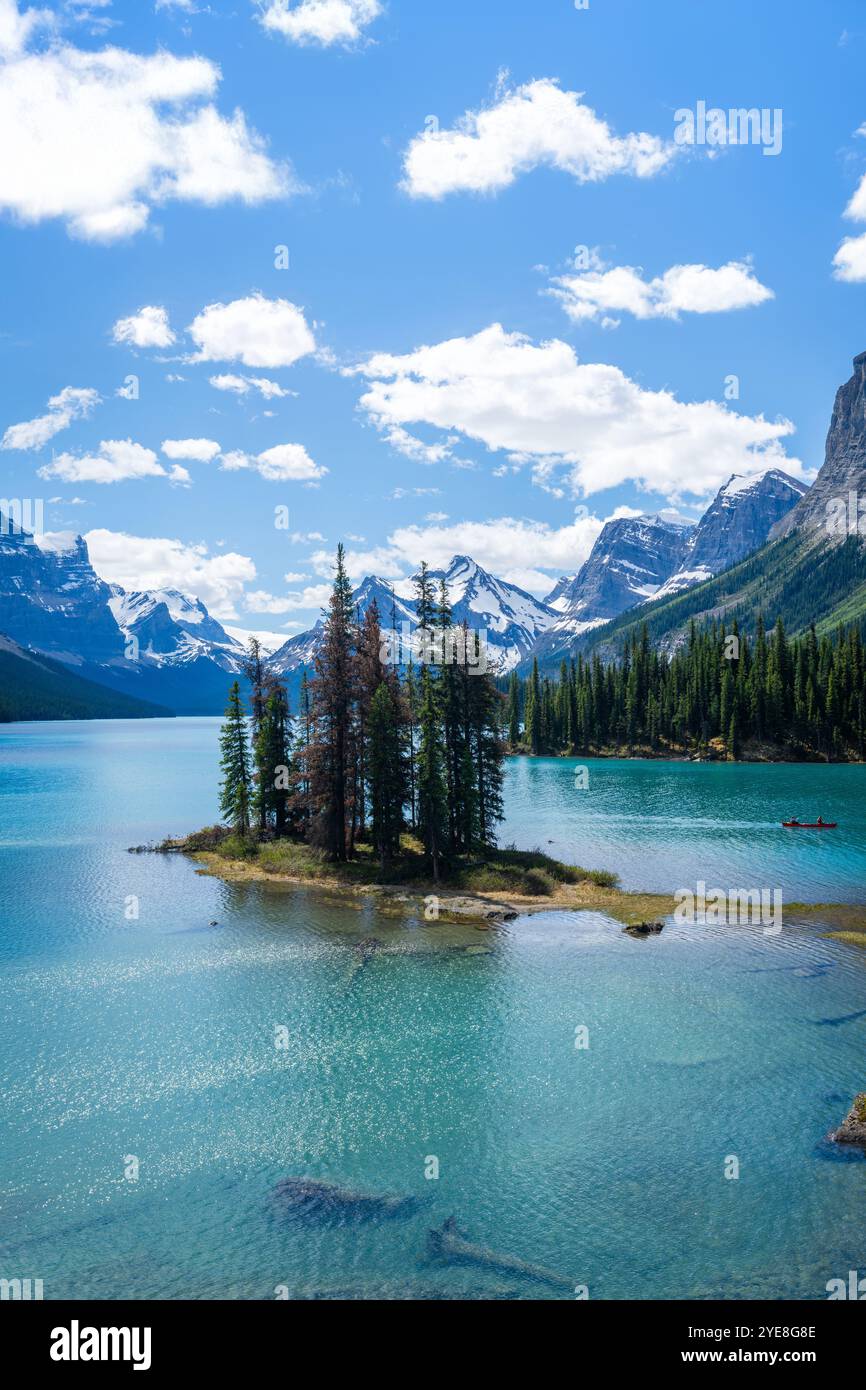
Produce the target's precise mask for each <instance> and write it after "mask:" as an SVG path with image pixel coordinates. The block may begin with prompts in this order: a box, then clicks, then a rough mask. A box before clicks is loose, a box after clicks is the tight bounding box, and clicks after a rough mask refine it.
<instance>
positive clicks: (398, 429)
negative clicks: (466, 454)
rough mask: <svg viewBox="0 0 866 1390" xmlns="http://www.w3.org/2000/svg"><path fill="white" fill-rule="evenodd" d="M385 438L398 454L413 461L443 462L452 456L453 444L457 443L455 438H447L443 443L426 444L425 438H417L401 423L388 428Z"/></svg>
mask: <svg viewBox="0 0 866 1390" xmlns="http://www.w3.org/2000/svg"><path fill="white" fill-rule="evenodd" d="M384 439H385V441H386V443H388V444H390V445H391V448H392V449H394V450H395V451H396V452H397V453H398V454H402V455H403V457H404V458H407V459H412V461H413V463H441V462H442V460H443V459H448V458H451V457H452V449H451V446H452V444H454V443H455V441H454V440H453V439H446V440H445V442H444V443H442V444H425V443H424V441H423V439H416V437H415V435H414V434H410V433H409V431H408V430H404V429H403V428H402V426H400V425H391V426H390V428H388V429H386V430H385V431H384Z"/></svg>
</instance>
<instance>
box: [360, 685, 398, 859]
mask: <svg viewBox="0 0 866 1390" xmlns="http://www.w3.org/2000/svg"><path fill="white" fill-rule="evenodd" d="M400 724H401V720H400V713H399V710H398V706H397V704H396V702H395V700H394V697H393V695H392V693H391V691H390V689H389V688H388V686H387V685H386V684H385V682H384V681H383V682H382V683H381V684H380V685H379V687H378V688H377V690H376V692H375V694H374V695H373V698H372V700H371V702H370V710H369V715H368V720H367V769H368V778H369V789H370V811H371V817H372V835H373V844H374V846H375V849H376V853H377V854H378V856H379V861H380V863H381V865H382V868H383V869H384V868H385V866H386V864H387V863H388V861H389V860H390V859H392V858H393V857H394V855H395V854H396V853H397V851H398V849H399V847H400V832H401V830H402V828H403V806H404V804H405V801H406V792H407V789H406V763H405V755H404V752H403V738H402V731H401V727H400Z"/></svg>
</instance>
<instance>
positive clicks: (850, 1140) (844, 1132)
mask: <svg viewBox="0 0 866 1390" xmlns="http://www.w3.org/2000/svg"><path fill="white" fill-rule="evenodd" d="M829 1138H830V1139H831V1141H832V1142H833V1143H834V1144H857V1145H858V1146H859V1147H860V1148H861V1149H864V1150H866V1091H861V1092H860V1094H859V1095H858V1096H855V1097H854V1104H853V1105H852V1106H851V1109H850V1110H849V1111H848V1114H847V1115H846V1116H845V1119H844V1120H843V1121H842V1124H841V1125H840V1126H839V1128H838V1129H834V1130H833V1132H832V1133H831V1134H830V1135H829Z"/></svg>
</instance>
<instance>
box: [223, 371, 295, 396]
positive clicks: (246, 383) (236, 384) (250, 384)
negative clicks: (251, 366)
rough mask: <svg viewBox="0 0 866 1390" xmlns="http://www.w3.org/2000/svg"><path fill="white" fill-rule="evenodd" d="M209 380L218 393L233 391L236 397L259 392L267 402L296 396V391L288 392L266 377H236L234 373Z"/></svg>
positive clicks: (226, 373) (224, 373)
mask: <svg viewBox="0 0 866 1390" xmlns="http://www.w3.org/2000/svg"><path fill="white" fill-rule="evenodd" d="M209 380H210V384H211V386H213V387H215V388H216V390H217V391H231V392H232V393H233V394H234V395H236V396H246V395H248V394H249V392H250V391H252V390H256V391H258V392H259V394H260V395H261V396H263V397H264V399H265V400H266V401H271V400H277V399H279V398H281V397H282V396H293V395H295V392H294V391H287V390H286V388H285V387H284V386H280V384H279V382H278V381H271V380H270V378H269V377H266V376H235V375H234V374H233V373H232V372H223V373H221V374H220V375H218V376H212V377H210V378H209Z"/></svg>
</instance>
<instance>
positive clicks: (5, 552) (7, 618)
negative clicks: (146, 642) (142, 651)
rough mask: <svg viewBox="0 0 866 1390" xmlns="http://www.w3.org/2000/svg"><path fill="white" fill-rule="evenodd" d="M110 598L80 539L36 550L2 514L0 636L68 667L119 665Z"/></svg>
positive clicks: (119, 646)
mask: <svg viewBox="0 0 866 1390" xmlns="http://www.w3.org/2000/svg"><path fill="white" fill-rule="evenodd" d="M110 597H111V590H110V589H109V587H108V585H107V584H105V583H104V582H103V581H102V580H101V579H100V578H99V577H98V575H97V574H96V571H95V570H94V569H93V566H92V565H91V563H90V557H89V555H88V553H87V546H86V544H85V542H84V540H83V539H82V538H81V536H76V537H74V538H70V539H69V540H68V541H64V540H60V539H58V540H55V541H54V542H53V544H52V545H51V546H50V547H49V546H48V545H43V546H39V545H37V544H36V541H35V539H34V537H33V536H32V535H31V534H30V532H28V531H24V530H22V529H15V528H13V527H11V526H10V525H8V524H7V521H6V518H5V517H3V516H2V514H0V632H5V633H6V635H7V636H8V637H11V638H13V639H14V640H15V641H16V642H19V643H20V644H21V645H22V646H24V647H28V648H30V649H32V650H34V651H41V652H44V653H45V654H46V655H47V656H53V657H56V658H57V659H58V660H60V661H65V662H66V663H67V664H68V665H70V666H81V665H84V664H87V663H99V664H104V663H108V662H115V661H122V660H123V635H122V633H121V632H120V630H119V629H118V626H117V623H116V622H115V620H114V617H113V614H112V613H111V610H110V608H109V606H108V601H109V599H110Z"/></svg>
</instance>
